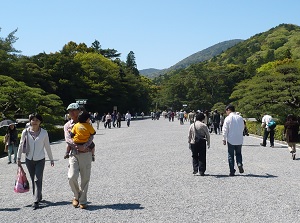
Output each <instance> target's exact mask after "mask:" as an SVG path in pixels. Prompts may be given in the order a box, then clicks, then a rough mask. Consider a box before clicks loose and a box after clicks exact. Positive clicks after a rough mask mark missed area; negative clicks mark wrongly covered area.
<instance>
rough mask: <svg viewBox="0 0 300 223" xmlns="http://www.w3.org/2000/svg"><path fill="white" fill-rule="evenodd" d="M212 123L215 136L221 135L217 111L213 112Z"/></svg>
mask: <svg viewBox="0 0 300 223" xmlns="http://www.w3.org/2000/svg"><path fill="white" fill-rule="evenodd" d="M212 121H213V126H214V130H215V134H218V133H219V134H221V131H220V114H219V113H218V110H217V109H216V110H215V111H214V114H213V120H212Z"/></svg>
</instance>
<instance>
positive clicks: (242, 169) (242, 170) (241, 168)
mask: <svg viewBox="0 0 300 223" xmlns="http://www.w3.org/2000/svg"><path fill="white" fill-rule="evenodd" d="M238 168H239V171H240V173H244V168H243V166H242V165H240V166H238Z"/></svg>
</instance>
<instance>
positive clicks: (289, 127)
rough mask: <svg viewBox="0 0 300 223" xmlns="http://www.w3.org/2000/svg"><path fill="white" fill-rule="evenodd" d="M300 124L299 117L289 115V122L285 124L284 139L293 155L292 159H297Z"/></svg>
mask: <svg viewBox="0 0 300 223" xmlns="http://www.w3.org/2000/svg"><path fill="white" fill-rule="evenodd" d="M298 132H299V122H298V121H297V117H296V116H294V115H292V114H289V115H288V116H287V120H286V122H285V123H284V132H283V134H284V138H285V139H286V142H287V144H288V146H289V150H290V153H291V154H292V159H293V160H294V159H296V142H299V138H298V137H299V136H298Z"/></svg>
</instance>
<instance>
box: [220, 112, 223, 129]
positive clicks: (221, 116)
mask: <svg viewBox="0 0 300 223" xmlns="http://www.w3.org/2000/svg"><path fill="white" fill-rule="evenodd" d="M223 124H224V114H223V113H221V114H220V131H221V132H222V131H223V130H222V129H223Z"/></svg>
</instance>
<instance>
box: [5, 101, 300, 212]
mask: <svg viewBox="0 0 300 223" xmlns="http://www.w3.org/2000/svg"><path fill="white" fill-rule="evenodd" d="M67 111H68V120H67V122H66V123H65V125H64V135H65V142H66V154H65V156H64V158H65V159H68V161H69V168H68V181H69V185H70V188H71V191H72V193H73V200H72V205H73V206H74V207H80V208H81V209H86V208H87V191H88V186H89V181H90V175H91V162H92V161H95V144H94V142H93V138H94V135H95V133H96V130H95V129H94V128H93V126H92V122H96V127H97V129H99V128H100V122H103V123H104V128H111V127H112V126H113V127H118V128H120V127H121V119H122V115H121V114H120V113H119V112H112V113H111V114H110V113H107V114H103V115H102V116H101V115H99V114H98V113H97V112H96V113H95V114H93V115H91V113H88V112H86V111H85V110H84V109H82V108H80V106H79V105H78V104H77V103H71V104H70V105H69V106H68V107H67ZM225 112H226V116H225V115H224V114H222V113H221V114H220V113H219V112H218V111H217V110H214V111H213V112H208V111H204V112H201V111H199V110H198V111H196V112H195V111H193V110H191V111H190V112H189V113H187V112H185V111H183V110H181V111H178V112H176V113H175V112H173V111H169V112H163V113H162V115H163V117H164V118H165V119H169V121H170V122H171V121H174V118H175V117H177V119H178V120H179V123H180V124H181V125H182V124H184V122H189V124H190V127H189V132H188V143H189V148H190V150H191V153H192V164H193V165H192V167H193V174H197V173H199V174H200V175H201V176H205V172H206V150H207V148H210V142H211V140H210V134H211V133H212V132H214V133H215V134H216V135H220V134H222V142H223V145H227V150H228V165H229V176H234V175H235V173H236V169H235V163H236V165H237V168H238V170H239V172H240V173H244V165H243V157H242V145H243V137H244V136H245V135H247V134H248V133H245V131H246V125H245V121H244V119H243V118H242V116H241V114H240V113H238V112H236V111H235V107H234V106H233V105H228V106H227V107H226V109H225ZM143 116H144V115H143ZM151 117H152V119H153V120H158V119H159V117H160V113H158V112H153V114H151ZM124 119H125V121H126V124H127V126H128V127H129V126H130V121H131V119H132V116H131V114H130V112H129V111H128V112H127V113H126V114H125V116H124ZM42 122H43V117H42V116H41V115H40V114H32V115H30V116H29V123H28V125H26V127H25V129H24V130H23V131H22V133H21V139H20V142H18V134H17V130H16V126H15V123H12V124H10V125H9V126H8V128H7V131H6V135H5V145H7V148H8V149H7V150H8V151H7V152H8V164H11V163H12V154H14V158H13V162H14V163H17V164H18V166H20V167H21V165H22V163H21V158H22V155H23V154H24V155H25V165H26V167H27V169H28V172H29V175H30V178H31V183H32V193H33V204H32V207H33V209H34V210H35V209H37V208H39V203H40V202H41V201H42V185H43V172H44V168H45V153H47V155H48V157H49V159H50V165H51V166H52V167H53V166H54V159H53V155H52V152H51V147H50V143H49V136H48V132H47V131H46V130H45V129H43V128H42V127H41V123H42ZM261 126H262V128H263V129H264V136H263V141H262V143H261V146H264V147H265V146H266V145H267V138H268V137H270V146H271V147H274V133H275V128H276V122H275V120H274V119H273V118H272V116H270V115H269V114H265V115H264V116H263V118H262V124H261ZM298 132H299V123H298V121H297V117H296V116H294V115H288V116H287V120H286V122H285V124H284V135H285V138H286V141H287V144H288V146H289V151H290V153H291V154H292V159H295V156H296V142H297V141H298V140H299V139H298V137H299V135H298ZM79 177H80V180H79ZM79 182H80V183H79Z"/></svg>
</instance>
